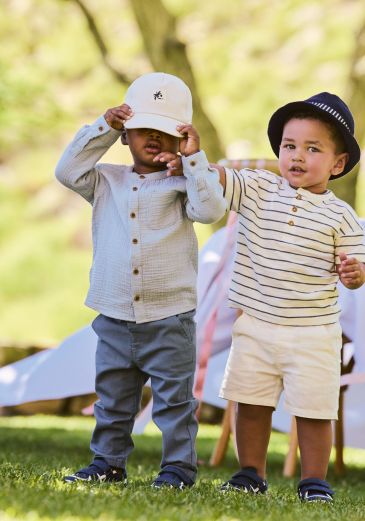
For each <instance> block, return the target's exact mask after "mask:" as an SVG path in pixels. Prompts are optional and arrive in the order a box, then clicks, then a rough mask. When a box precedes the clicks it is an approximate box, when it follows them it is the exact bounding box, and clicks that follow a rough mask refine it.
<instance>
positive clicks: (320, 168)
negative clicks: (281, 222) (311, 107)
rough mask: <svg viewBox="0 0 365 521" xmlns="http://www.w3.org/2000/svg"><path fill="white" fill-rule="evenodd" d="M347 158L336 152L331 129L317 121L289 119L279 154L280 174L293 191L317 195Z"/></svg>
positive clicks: (344, 154)
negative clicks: (303, 191) (297, 190)
mask: <svg viewBox="0 0 365 521" xmlns="http://www.w3.org/2000/svg"><path fill="white" fill-rule="evenodd" d="M347 158H348V154H346V153H338V152H336V144H335V142H334V141H333V139H332V136H331V132H330V129H329V128H328V127H327V125H326V124H325V123H323V122H322V121H319V120H317V119H290V120H289V121H288V122H287V123H286V125H285V126H284V130H283V136H282V140H281V144H280V151H279V169H280V173H281V175H282V176H283V177H284V178H285V179H287V180H288V181H289V184H290V186H292V187H293V188H305V189H306V190H309V191H310V192H313V193H316V194H320V193H323V192H325V191H326V189H327V184H328V180H329V178H330V176H332V175H339V174H340V173H341V172H342V171H343V169H344V167H345V165H346V161H347Z"/></svg>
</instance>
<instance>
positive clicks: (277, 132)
mask: <svg viewBox="0 0 365 521" xmlns="http://www.w3.org/2000/svg"><path fill="white" fill-rule="evenodd" d="M308 109H310V110H311V112H315V113H318V114H322V115H325V116H326V117H327V118H328V119H329V120H330V121H332V122H333V123H334V125H335V126H336V128H337V129H338V130H339V132H340V134H341V136H342V138H343V140H344V143H345V147H346V152H347V153H348V154H349V160H348V161H347V163H346V165H345V168H344V170H343V172H342V173H341V174H340V175H336V176H331V177H330V181H331V180H334V179H339V178H340V177H342V176H344V175H346V174H348V173H349V172H351V170H352V169H353V168H354V166H355V165H356V164H357V163H358V162H359V161H360V156H361V150H360V147H359V145H358V143H357V141H356V139H355V138H354V136H353V135H352V134H351V133H350V132H349V131H348V130H347V129H346V127H345V126H344V125H343V124H342V123H340V122H339V121H338V120H337V119H336V118H335V117H334V116H332V115H331V114H330V113H328V112H324V111H323V110H322V109H320V108H318V107H317V106H316V105H313V104H312V103H309V102H307V101H294V102H292V103H288V104H287V105H284V106H283V107H281V108H280V109H278V110H277V111H276V112H274V114H273V115H272V116H271V118H270V121H269V125H268V128H267V134H268V136H269V141H270V144H271V148H272V149H273V151H274V154H275V155H276V157H279V151H280V144H281V139H282V136H283V130H284V125H285V123H286V122H287V121H288V119H289V118H290V116H291V115H292V114H294V113H295V112H300V111H307V110H308Z"/></svg>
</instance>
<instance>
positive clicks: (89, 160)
mask: <svg viewBox="0 0 365 521" xmlns="http://www.w3.org/2000/svg"><path fill="white" fill-rule="evenodd" d="M130 116H131V109H130V108H129V106H128V105H125V104H124V105H121V106H120V107H115V108H112V109H108V110H107V111H106V113H105V114H104V116H101V117H100V118H99V119H97V120H96V122H95V123H93V124H92V125H86V126H85V127H83V128H82V129H81V130H79V132H78V133H77V134H76V136H75V137H74V139H73V141H72V142H71V143H70V144H69V145H68V147H67V148H66V150H65V151H64V153H63V155H62V157H61V159H60V160H59V162H58V164H57V167H56V172H55V173H56V177H57V179H58V180H59V181H60V182H61V183H62V184H63V185H65V186H67V187H68V188H70V189H71V190H74V191H75V192H77V193H79V194H80V195H82V196H83V197H84V198H85V199H86V200H87V201H89V202H90V203H92V202H93V199H94V190H95V186H96V183H97V180H98V170H97V168H95V166H96V163H97V162H98V160H99V159H100V158H101V156H102V155H103V154H105V152H106V151H107V150H108V149H109V148H110V147H111V145H112V144H113V143H115V141H116V140H117V139H118V138H119V137H120V130H121V129H122V128H123V123H124V121H125V120H126V119H128V118H129V117H130Z"/></svg>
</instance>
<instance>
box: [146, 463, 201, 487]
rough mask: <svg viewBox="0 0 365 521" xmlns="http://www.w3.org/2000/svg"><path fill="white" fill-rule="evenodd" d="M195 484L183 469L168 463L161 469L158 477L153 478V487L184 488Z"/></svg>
mask: <svg viewBox="0 0 365 521" xmlns="http://www.w3.org/2000/svg"><path fill="white" fill-rule="evenodd" d="M193 485H194V481H193V480H192V479H191V478H189V476H188V475H187V474H185V472H184V471H183V470H182V469H180V468H179V467H175V466H174V465H166V467H164V468H163V469H162V470H160V472H159V473H158V476H157V478H156V479H154V480H153V482H152V485H151V487H153V488H162V487H168V488H176V489H179V490H183V489H184V488H186V487H192V486H193Z"/></svg>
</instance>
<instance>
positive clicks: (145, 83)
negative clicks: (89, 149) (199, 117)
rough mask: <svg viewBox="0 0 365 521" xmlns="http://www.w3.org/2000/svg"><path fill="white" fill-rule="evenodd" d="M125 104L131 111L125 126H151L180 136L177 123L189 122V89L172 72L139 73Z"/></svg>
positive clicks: (130, 88) (127, 94)
mask: <svg viewBox="0 0 365 521" xmlns="http://www.w3.org/2000/svg"><path fill="white" fill-rule="evenodd" d="M125 103H126V104H127V105H129V106H130V107H131V109H132V110H133V113H134V115H133V116H132V117H131V118H130V119H128V120H127V121H126V122H125V124H124V127H125V128H153V129H156V130H161V131H162V132H166V133H167V134H171V135H172V136H176V137H181V134H180V133H179V132H178V131H177V130H176V126H177V125H181V124H187V123H189V124H190V123H191V122H192V118H193V107H192V97H191V92H190V89H189V87H188V86H187V85H186V84H185V83H184V82H183V81H182V80H180V78H177V77H176V76H173V75H172V74H165V73H164V72H151V73H149V74H144V75H143V76H140V77H139V78H137V79H136V80H135V81H134V82H133V83H131V85H130V86H129V88H128V90H127V93H126V96H125Z"/></svg>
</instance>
